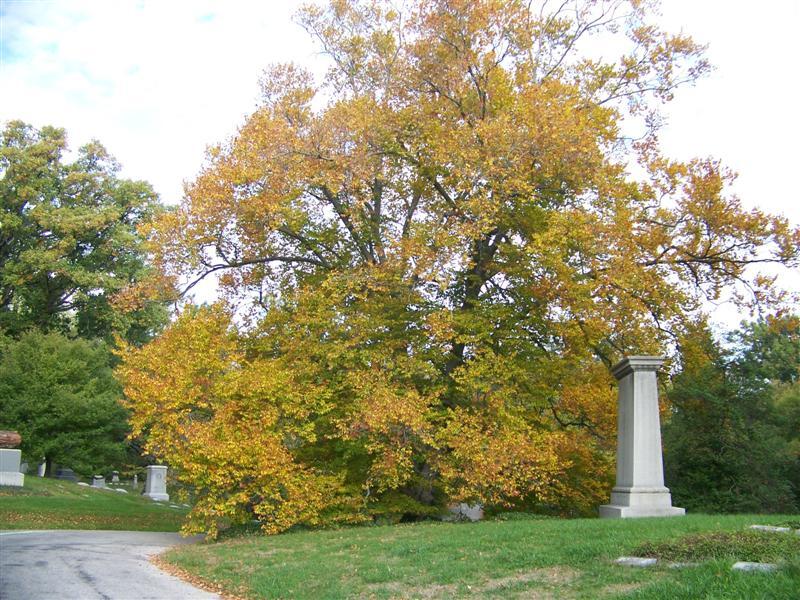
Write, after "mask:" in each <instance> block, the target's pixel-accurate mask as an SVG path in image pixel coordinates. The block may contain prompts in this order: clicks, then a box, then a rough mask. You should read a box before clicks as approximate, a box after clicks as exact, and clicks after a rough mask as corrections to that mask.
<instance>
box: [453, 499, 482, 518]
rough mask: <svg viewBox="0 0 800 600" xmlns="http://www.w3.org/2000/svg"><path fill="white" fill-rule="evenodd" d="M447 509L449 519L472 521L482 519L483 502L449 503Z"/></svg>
mask: <svg viewBox="0 0 800 600" xmlns="http://www.w3.org/2000/svg"><path fill="white" fill-rule="evenodd" d="M449 510H450V515H451V519H455V520H458V521H473V522H475V521H481V520H483V504H467V503H466V502H461V503H459V504H452V505H450V507H449ZM448 520H449V519H448Z"/></svg>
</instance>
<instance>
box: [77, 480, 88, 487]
mask: <svg viewBox="0 0 800 600" xmlns="http://www.w3.org/2000/svg"><path fill="white" fill-rule="evenodd" d="M78 485H82V486H83V487H90V486H89V484H88V483H84V482H83V481H79V482H78Z"/></svg>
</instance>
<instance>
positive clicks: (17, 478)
mask: <svg viewBox="0 0 800 600" xmlns="http://www.w3.org/2000/svg"><path fill="white" fill-rule="evenodd" d="M20 442H22V438H21V437H20V435H19V434H18V433H17V432H16V431H0V485H9V486H13V487H22V486H23V485H24V484H25V475H24V474H23V473H20V471H19V467H20V462H21V461H22V450H19V449H17V448H16V446H19V444H20Z"/></svg>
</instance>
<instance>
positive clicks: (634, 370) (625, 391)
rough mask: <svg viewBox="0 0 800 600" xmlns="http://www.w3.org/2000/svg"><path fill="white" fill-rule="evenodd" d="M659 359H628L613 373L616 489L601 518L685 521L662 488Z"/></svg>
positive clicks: (660, 361)
mask: <svg viewBox="0 0 800 600" xmlns="http://www.w3.org/2000/svg"><path fill="white" fill-rule="evenodd" d="M663 363H664V358H663V357H661V356H629V357H628V358H625V359H624V360H622V361H621V362H620V363H619V364H617V365H616V366H615V367H614V368H613V369H612V371H611V372H612V373H613V374H614V377H616V378H617V380H618V381H619V399H618V405H617V411H618V413H617V484H616V486H614V489H612V490H611V502H610V503H609V504H604V505H603V506H601V507H600V517H601V518H630V517H670V516H680V515H684V514H685V513H686V511H685V510H684V509H682V508H676V507H674V506H672V496H671V494H670V493H669V490H668V489H667V488H666V487H664V464H663V460H662V454H661V424H660V419H659V415H658V382H657V380H656V371H657V370H658V368H659V367H660V366H661V365H662V364H663Z"/></svg>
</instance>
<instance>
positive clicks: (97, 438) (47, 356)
mask: <svg viewBox="0 0 800 600" xmlns="http://www.w3.org/2000/svg"><path fill="white" fill-rule="evenodd" d="M120 396H121V389H120V386H119V384H118V383H117V382H116V381H115V380H114V377H113V372H112V370H111V367H110V365H109V351H108V348H107V347H106V346H105V344H104V342H102V341H99V340H95V341H87V340H82V339H75V340H70V339H67V338H66V337H64V336H63V335H61V334H59V333H55V332H52V333H46V334H45V333H41V332H38V331H30V332H27V333H24V334H22V336H21V337H20V339H18V340H13V339H11V338H8V337H3V338H0V428H2V429H14V430H16V431H18V432H19V433H20V435H21V436H22V445H21V450H22V452H23V455H24V456H25V457H26V459H27V460H30V461H31V462H35V463H37V464H38V461H40V460H41V459H42V458H44V459H45V461H46V462H47V474H48V475H49V474H50V471H51V469H52V465H53V464H60V465H63V466H69V467H70V468H72V469H74V470H75V471H76V472H77V473H80V474H82V475H86V476H89V475H92V474H93V473H105V472H108V471H110V470H111V469H112V468H114V467H118V466H119V465H120V464H121V463H122V461H123V460H124V459H125V458H126V444H125V435H126V434H127V432H128V427H127V423H126V414H125V411H124V409H123V408H122V406H121V405H120V404H119V399H120Z"/></svg>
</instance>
